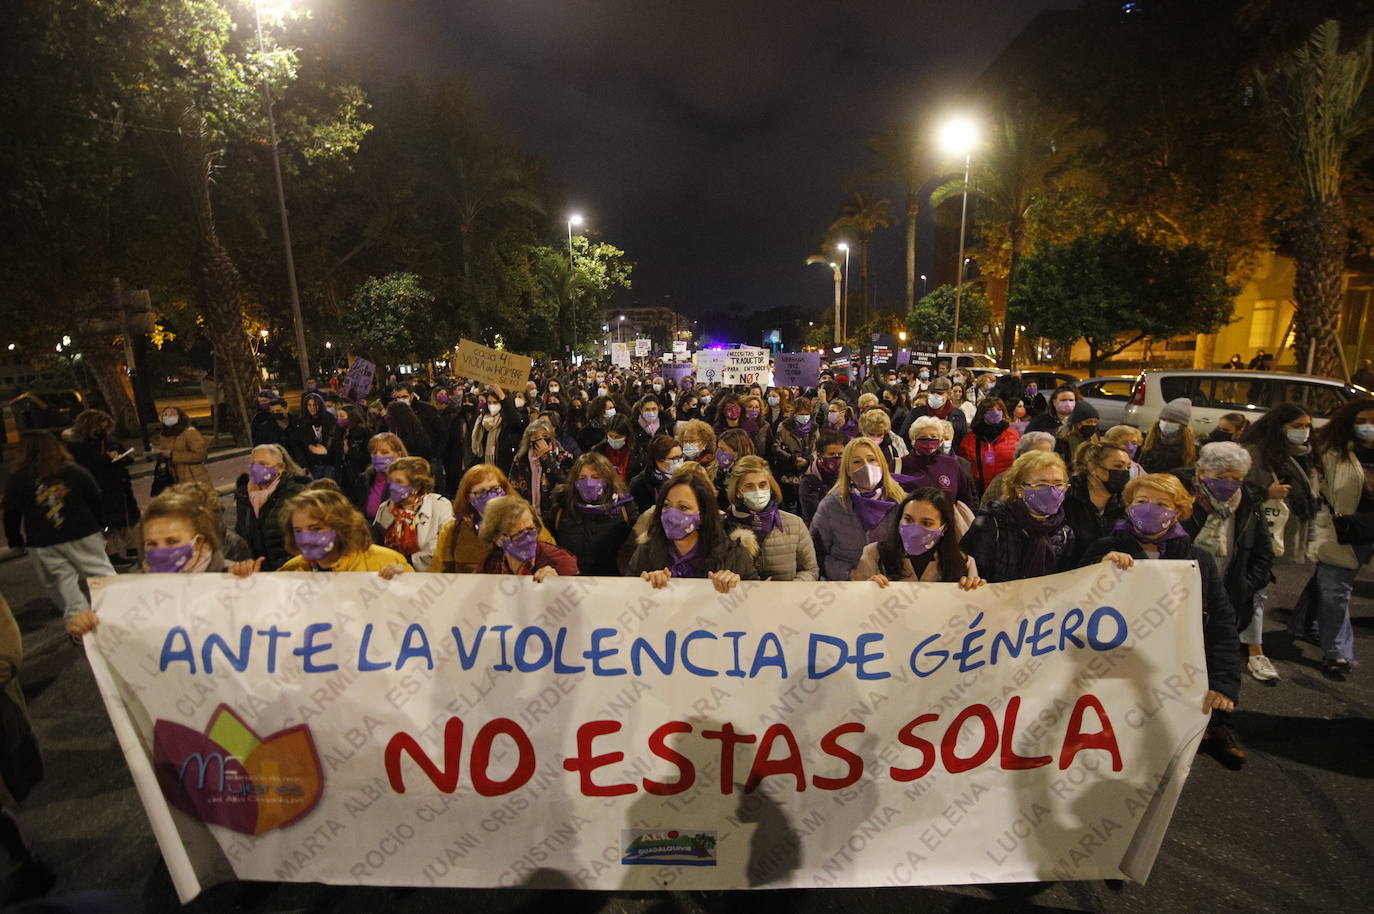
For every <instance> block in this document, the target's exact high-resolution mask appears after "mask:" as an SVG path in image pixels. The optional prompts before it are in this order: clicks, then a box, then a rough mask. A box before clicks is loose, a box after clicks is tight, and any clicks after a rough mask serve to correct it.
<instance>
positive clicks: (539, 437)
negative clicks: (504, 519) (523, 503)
mask: <svg viewBox="0 0 1374 914" xmlns="http://www.w3.org/2000/svg"><path fill="white" fill-rule="evenodd" d="M572 462H573V457H572V455H571V454H569V453H568V452H567V451H565V450H564V449H563V447H562V445H560V444H559V443H558V436H557V433H556V432H555V431H554V427H553V423H551V422H549V421H547V420H545V419H536V420H535V421H533V422H531V423H530V424H529V425H528V426H527V427H526V428H525V433H524V434H523V435H521V436H520V447H519V448H517V449H516V451H515V460H514V462H512V463H511V468H510V482H511V485H513V486H514V487H515V494H517V495H520V496H521V497H522V498H524V499H526V500H527V501H529V503H530V504H532V505H534V510H535V512H536V513H542V512H543V511H544V510H545V509H546V508H547V507H548V506H549V505H550V504H551V503H552V500H553V491H554V489H556V488H558V487H559V486H561V485H562V484H563V483H565V482H566V481H567V479H568V467H569V466H570V465H571V464H572Z"/></svg>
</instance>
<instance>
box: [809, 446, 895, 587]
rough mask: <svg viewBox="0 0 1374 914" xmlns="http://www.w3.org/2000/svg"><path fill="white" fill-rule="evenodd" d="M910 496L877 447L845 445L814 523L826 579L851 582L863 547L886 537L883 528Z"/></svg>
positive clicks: (818, 560)
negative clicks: (832, 480)
mask: <svg viewBox="0 0 1374 914" xmlns="http://www.w3.org/2000/svg"><path fill="white" fill-rule="evenodd" d="M905 496H906V493H905V492H903V491H902V487H901V486H899V485H898V484H897V481H896V480H894V479H893V478H892V475H891V474H890V473H889V472H888V470H887V462H886V461H885V460H884V459H883V454H882V451H880V450H878V447H877V445H875V444H874V443H873V442H872V441H869V440H868V439H867V438H855V439H854V440H853V441H851V442H849V444H847V445H845V448H844V456H843V457H841V458H840V467H839V476H838V478H837V479H836V481H835V486H834V488H833V489H831V490H830V494H828V495H826V496H825V498H823V499H821V503H820V504H819V505H818V506H817V507H816V516H815V518H814V519H813V520H812V521H811V538H812V540H813V541H814V542H815V545H816V560H817V562H819V563H820V567H821V577H822V578H823V579H825V580H827V581H848V580H850V573H851V572H853V570H854V566H855V565H857V564H858V563H859V556H860V554H862V552H863V549H864V546H866V545H868V544H869V543H872V542H877V541H878V540H879V539H881V538H882V536H883V535H884V534H886V532H887V529H886V527H884V526H883V524H884V522H885V521H887V520H888V519H889V517H890V516H891V514H892V509H893V508H895V507H896V506H897V504H898V503H899V502H901V501H902V499H903V498H904V497H905Z"/></svg>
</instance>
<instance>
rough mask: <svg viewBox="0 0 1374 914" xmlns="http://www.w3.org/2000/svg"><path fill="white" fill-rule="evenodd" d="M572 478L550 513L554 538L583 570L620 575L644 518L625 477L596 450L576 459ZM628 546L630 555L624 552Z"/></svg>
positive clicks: (607, 575)
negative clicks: (628, 544)
mask: <svg viewBox="0 0 1374 914" xmlns="http://www.w3.org/2000/svg"><path fill="white" fill-rule="evenodd" d="M666 440H668V441H669V442H671V441H672V439H671V438H669V439H666ZM569 479H570V480H571V481H570V482H569V483H567V484H565V485H563V486H562V487H561V488H560V489H559V490H558V491H557V492H556V493H555V494H554V497H553V498H552V499H551V500H550V503H549V509H548V511H547V512H546V514H545V517H547V518H548V523H549V528H550V530H551V531H552V533H553V536H554V539H555V540H556V541H557V542H558V544H559V545H560V546H561V547H562V548H563V549H565V550H567V551H568V552H569V553H570V554H571V555H572V556H573V557H574V558H575V559H577V567H578V568H579V569H580V573H581V574H584V575H594V576H597V577H616V576H618V575H620V574H621V573H622V572H623V570H624V563H625V560H626V559H628V550H627V549H626V545H625V544H626V542H627V541H628V540H629V539H630V533H631V531H632V530H633V529H634V523H635V519H636V518H637V517H638V516H639V509H638V508H636V507H635V503H634V498H633V497H632V496H631V495H630V494H629V492H628V490H627V489H626V487H625V481H624V480H623V479H621V478H620V475H619V474H618V473H616V471H615V468H614V467H612V466H611V464H610V462H609V461H607V460H606V458H605V457H602V456H601V455H600V454H597V453H594V452H593V453H591V454H583V455H582V456H581V457H579V458H577V460H575V461H573V465H572V469H571V470H570V471H569ZM622 550H626V555H623V556H622V554H621V553H622Z"/></svg>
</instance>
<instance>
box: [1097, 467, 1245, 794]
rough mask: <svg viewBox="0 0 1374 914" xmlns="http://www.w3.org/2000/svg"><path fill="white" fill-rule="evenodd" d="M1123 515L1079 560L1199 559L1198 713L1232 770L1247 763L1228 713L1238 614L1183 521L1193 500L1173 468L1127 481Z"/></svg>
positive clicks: (1232, 701) (1235, 677)
mask: <svg viewBox="0 0 1374 914" xmlns="http://www.w3.org/2000/svg"><path fill="white" fill-rule="evenodd" d="M1125 502H1126V517H1125V518H1124V519H1123V520H1121V521H1120V522H1119V523H1118V524H1117V527H1116V531H1115V532H1114V533H1112V534H1111V535H1110V536H1107V537H1104V538H1103V539H1100V540H1098V541H1097V542H1095V543H1093V544H1092V545H1091V546H1089V547H1088V549H1087V551H1086V553H1084V555H1083V562H1082V563H1083V564H1084V565H1091V564H1093V563H1094V562H1098V561H1105V562H1111V563H1113V564H1115V565H1116V566H1117V567H1118V568H1122V569H1125V568H1129V567H1131V566H1132V565H1133V564H1135V563H1136V562H1137V561H1142V560H1147V559H1184V560H1186V561H1193V562H1196V563H1197V566H1198V571H1199V572H1200V574H1201V578H1202V619H1201V620H1200V622H1201V625H1202V642H1203V648H1204V651H1205V653H1206V657H1207V690H1208V691H1207V694H1206V695H1205V696H1203V699H1202V713H1203V714H1208V713H1210V714H1212V720H1211V724H1210V726H1209V727H1208V730H1207V742H1208V743H1209V744H1210V746H1209V748H1212V749H1213V751H1214V752H1215V753H1216V754H1217V757H1218V758H1219V759H1220V760H1221V761H1222V762H1223V763H1224V764H1226V765H1227V767H1229V768H1232V769H1235V768H1239V767H1240V766H1241V765H1243V764H1244V763H1245V750H1244V749H1243V748H1241V745H1240V742H1239V741H1238V740H1237V739H1236V735H1235V732H1234V731H1233V730H1232V729H1231V726H1230V719H1229V717H1230V712H1231V711H1232V710H1234V709H1235V706H1236V701H1237V699H1238V698H1239V696H1240V650H1239V647H1240V644H1239V641H1238V640H1237V638H1236V614H1235V612H1234V611H1233V610H1232V608H1231V600H1230V599H1229V597H1228V596H1227V593H1226V584H1225V581H1224V580H1223V579H1222V576H1221V572H1220V571H1219V570H1218V568H1217V563H1216V560H1215V559H1213V557H1212V553H1210V552H1208V551H1207V550H1206V549H1203V548H1201V547H1199V546H1197V545H1194V544H1193V542H1192V541H1191V540H1190V539H1189V538H1188V532H1187V530H1185V529H1184V527H1183V525H1182V522H1183V521H1186V520H1188V518H1189V517H1190V516H1191V515H1192V512H1193V504H1194V499H1193V496H1192V495H1191V494H1189V492H1188V490H1187V489H1186V488H1184V485H1183V483H1182V482H1180V481H1179V480H1178V477H1176V476H1174V475H1173V474H1172V473H1147V474H1146V475H1144V476H1141V477H1140V478H1138V479H1132V480H1131V481H1130V482H1129V483H1127V485H1126V492H1125Z"/></svg>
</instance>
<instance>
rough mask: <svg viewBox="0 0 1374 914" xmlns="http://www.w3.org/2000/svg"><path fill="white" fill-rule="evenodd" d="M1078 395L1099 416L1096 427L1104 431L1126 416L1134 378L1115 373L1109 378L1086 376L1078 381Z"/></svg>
mask: <svg viewBox="0 0 1374 914" xmlns="http://www.w3.org/2000/svg"><path fill="white" fill-rule="evenodd" d="M1074 386H1075V387H1077V388H1078V396H1079V397H1080V398H1081V399H1083V400H1086V401H1088V402H1089V403H1091V404H1092V405H1093V407H1094V408H1095V409H1096V410H1097V415H1098V416H1099V417H1100V418H1099V419H1098V422H1097V427H1098V428H1099V429H1100V430H1102V431H1104V432H1105V431H1106V430H1107V429H1109V428H1111V427H1112V426H1113V425H1120V424H1121V423H1122V422H1123V421H1124V420H1125V417H1126V404H1127V403H1129V402H1130V400H1131V391H1133V390H1134V389H1135V378H1133V377H1131V376H1130V375H1117V376H1114V377H1109V378H1088V379H1087V380H1086V381H1078V382H1077V383H1076V384H1075V385H1074Z"/></svg>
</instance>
